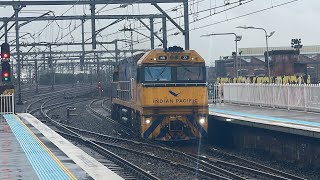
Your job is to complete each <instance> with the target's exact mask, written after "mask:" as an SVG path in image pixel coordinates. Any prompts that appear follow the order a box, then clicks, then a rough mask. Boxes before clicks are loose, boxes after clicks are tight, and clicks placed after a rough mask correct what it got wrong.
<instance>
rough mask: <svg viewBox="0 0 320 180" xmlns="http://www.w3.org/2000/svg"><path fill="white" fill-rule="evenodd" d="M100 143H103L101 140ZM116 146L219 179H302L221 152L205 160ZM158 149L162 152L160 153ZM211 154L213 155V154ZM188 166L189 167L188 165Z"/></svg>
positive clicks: (143, 146)
mask: <svg viewBox="0 0 320 180" xmlns="http://www.w3.org/2000/svg"><path fill="white" fill-rule="evenodd" d="M106 101H107V100H102V103H101V107H102V108H103V109H104V110H105V111H106V112H109V113H110V109H108V108H107V106H106V105H105V102H106ZM99 112H101V108H100V111H96V114H97V115H98V113H99ZM100 116H102V117H104V118H110V117H106V116H103V115H100ZM100 141H102V142H103V139H101V140H100ZM119 144H120V145H119ZM135 144H139V145H138V146H137V148H135ZM117 145H118V146H117V148H120V147H119V146H121V147H126V148H127V149H125V150H127V151H129V150H130V151H133V150H135V151H136V152H146V153H148V154H152V155H155V154H157V155H158V156H157V158H159V160H161V157H166V160H171V161H172V162H179V161H180V162H181V164H188V163H190V162H191V163H197V165H198V168H201V169H202V170H206V172H212V173H215V174H218V175H221V177H224V176H226V177H227V178H232V179H252V178H253V179H303V178H301V177H298V176H295V175H292V174H289V173H286V172H283V171H280V170H275V169H273V168H270V167H267V166H264V165H261V164H258V163H255V162H251V161H248V160H245V159H243V158H240V157H236V156H231V155H230V154H227V153H223V152H222V151H219V152H220V155H219V156H222V155H223V157H224V159H223V158H220V159H218V158H213V157H212V156H211V158H206V157H203V156H198V155H193V154H187V153H182V152H180V151H176V150H173V149H169V148H162V147H161V146H157V145H151V144H148V143H146V144H145V143H136V142H135V143H133V144H129V143H128V142H126V143H119V142H117ZM108 146H111V144H108ZM159 149H160V150H161V151H164V152H160V151H159ZM157 150H158V151H157ZM171 154H173V156H170V155H171ZM211 154H212V155H214V154H213V152H212V153H211ZM182 160H184V161H182ZM188 165H189V166H190V164H188ZM191 166H192V164H191Z"/></svg>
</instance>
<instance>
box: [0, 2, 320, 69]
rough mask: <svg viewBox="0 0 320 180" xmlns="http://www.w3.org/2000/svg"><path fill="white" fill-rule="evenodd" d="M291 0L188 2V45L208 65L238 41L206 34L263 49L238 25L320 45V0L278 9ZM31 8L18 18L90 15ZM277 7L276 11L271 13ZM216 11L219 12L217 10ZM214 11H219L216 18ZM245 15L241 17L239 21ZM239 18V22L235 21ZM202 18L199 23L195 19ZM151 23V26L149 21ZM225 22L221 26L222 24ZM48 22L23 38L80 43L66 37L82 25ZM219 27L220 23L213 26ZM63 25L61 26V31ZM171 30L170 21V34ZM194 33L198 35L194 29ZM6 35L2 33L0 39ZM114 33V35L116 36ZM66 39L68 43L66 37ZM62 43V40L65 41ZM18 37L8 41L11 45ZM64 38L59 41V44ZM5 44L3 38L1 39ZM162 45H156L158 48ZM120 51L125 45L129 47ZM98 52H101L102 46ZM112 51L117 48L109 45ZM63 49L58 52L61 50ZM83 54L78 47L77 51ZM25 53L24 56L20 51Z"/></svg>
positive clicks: (277, 41) (3, 10) (281, 41)
mask: <svg viewBox="0 0 320 180" xmlns="http://www.w3.org/2000/svg"><path fill="white" fill-rule="evenodd" d="M290 1H291V0H245V1H242V4H243V5H241V6H238V4H239V2H238V0H229V2H230V3H231V5H227V6H223V7H221V8H216V9H215V7H218V6H222V5H224V3H225V2H226V1H225V0H191V1H189V2H190V8H189V9H190V12H191V13H192V15H190V28H191V32H190V43H191V49H195V50H197V51H198V52H199V53H200V54H201V55H202V56H203V57H204V58H205V59H206V61H207V64H208V65H212V64H213V62H214V60H215V59H219V57H220V56H229V55H231V52H232V51H235V44H234V37H233V36H214V37H207V38H203V37H200V35H202V34H207V33H225V32H235V33H237V34H239V35H242V37H243V38H242V40H241V41H240V42H239V48H245V47H265V39H264V32H263V31H259V30H242V29H236V28H235V27H237V26H243V25H247V26H255V27H262V28H265V29H266V30H267V31H268V32H271V31H276V33H275V34H274V35H273V36H272V37H271V38H270V39H269V46H290V43H291V39H292V38H301V39H302V44H303V45H319V44H320V35H319V30H320V29H319V25H318V18H319V17H320V1H319V0H298V1H295V2H292V3H289V4H286V5H283V6H280V7H276V6H277V5H279V4H282V3H286V2H290ZM235 2H238V3H235ZM0 3H1V0H0ZM160 6H161V7H162V8H163V9H165V10H168V9H170V8H172V7H176V6H179V4H161V5H160ZM70 7H71V6H52V7H49V6H33V7H32V6H28V7H25V8H23V11H22V12H21V13H20V14H19V16H39V15H41V14H42V13H44V12H46V10H52V11H54V13H55V15H62V14H63V13H65V14H64V15H75V14H78V15H83V14H90V10H89V7H88V6H82V5H79V6H74V7H71V8H70ZM102 7H103V5H99V6H97V10H99V9H100V8H102ZM271 7H274V8H271ZM266 8H271V9H268V10H265V11H262V12H258V13H255V14H251V15H248V16H243V15H245V14H248V13H253V12H256V11H259V10H263V9H266ZM177 9H178V10H177V11H167V12H168V13H169V14H170V16H171V17H173V18H175V17H177V16H179V15H181V13H182V12H183V11H182V9H181V8H179V7H178V8H177ZM205 9H212V10H211V11H205V12H201V11H203V10H205ZM214 9H215V10H214ZM214 12H221V13H218V14H216V15H213V14H214ZM13 13H14V11H13V9H12V7H0V17H10V16H11V15H12V14H13ZM157 13H159V11H157V10H156V9H155V8H154V7H153V6H151V5H134V6H131V5H130V6H128V7H126V8H119V5H107V6H105V7H104V8H103V9H102V10H101V12H100V14H157ZM210 14H211V16H209V17H208V18H205V19H202V20H199V19H201V18H203V17H205V16H208V15H210ZM240 16H243V17H240ZM237 17H239V18H237ZM234 18H235V19H234ZM197 19H198V20H197ZM111 22H112V20H97V23H96V25H97V29H99V28H102V27H104V26H106V25H108V24H110V23H111ZM145 22H146V23H148V22H149V21H145ZM176 22H177V23H178V24H180V25H183V19H182V18H178V19H176ZM219 22H221V23H219ZM48 23H50V22H47V21H43V22H32V23H30V24H28V25H26V26H23V27H22V28H21V30H20V31H21V34H24V33H26V32H29V33H31V34H35V35H34V37H37V36H38V34H39V32H41V30H43V29H44V30H43V32H42V33H41V35H40V36H38V37H37V38H36V39H35V42H42V41H46V42H54V41H56V40H59V42H70V41H72V42H80V41H81V28H78V29H76V30H75V31H74V32H73V33H72V36H71V35H67V36H66V37H64V36H65V35H66V34H68V32H69V31H70V30H73V29H75V28H76V26H78V25H79V24H80V21H59V22H53V23H51V24H50V25H49V26H47V25H48ZM130 23H132V28H138V27H139V26H140V25H141V24H140V23H139V22H137V21H122V22H120V23H118V24H116V25H114V26H112V27H110V28H108V29H107V30H106V31H103V32H102V33H101V36H102V37H99V38H98V40H99V41H112V40H113V39H117V38H130V34H128V33H123V32H120V33H119V29H121V28H123V27H124V26H126V25H128V24H130ZM215 23H216V24H215ZM207 24H215V25H212V26H208V27H206V28H200V29H197V28H199V27H201V26H203V25H207ZM58 25H59V26H58ZM46 26H47V28H45V27H46ZM90 26H91V25H90V22H89V21H88V22H87V23H86V25H85V31H86V32H87V33H86V34H85V36H86V39H87V38H89V37H90V31H91V29H90ZM172 27H173V25H172V24H171V23H169V22H168V29H171V28H172ZM160 28H161V26H160V24H156V26H155V30H157V31H158V30H159V29H160ZM194 29H196V30H194ZM10 32H12V34H10V36H13V35H14V29H12V30H11V31H10ZM139 32H141V33H143V34H145V35H149V32H148V31H147V30H140V31H139ZM175 32H178V30H177V29H174V30H172V31H169V32H168V35H170V34H173V33H175ZM2 33H3V30H1V34H2ZM114 33H115V34H114ZM63 37H64V38H63ZM25 38H26V39H21V41H22V42H29V43H31V42H33V41H34V40H33V39H32V38H30V36H28V35H27V36H25ZM61 38H62V39H61ZM143 38H144V37H143V36H141V35H137V34H134V35H133V39H134V40H139V41H141V39H143ZM13 39H14V37H9V40H13ZM60 39H61V40H60ZM1 40H2V41H3V40H4V39H1ZM158 44H160V42H159V41H156V45H158ZM168 44H169V46H172V45H180V46H182V47H183V46H184V38H183V36H182V35H181V33H180V34H179V35H176V36H170V37H168ZM120 46H121V47H122V46H126V44H125V43H122V44H120ZM135 47H137V48H145V49H148V48H150V43H140V44H137V45H135ZM74 48H75V47H63V48H60V50H61V49H64V50H66V49H74ZM98 48H99V49H100V48H101V49H102V47H98ZM107 48H110V49H113V48H114V47H112V46H111V45H110V46H107ZM58 49H59V48H58ZM78 49H80V47H78ZM86 49H87V50H91V47H90V46H86ZM22 51H26V49H25V48H22Z"/></svg>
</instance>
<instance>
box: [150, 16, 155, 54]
mask: <svg viewBox="0 0 320 180" xmlns="http://www.w3.org/2000/svg"><path fill="white" fill-rule="evenodd" d="M150 39H151V49H154V21H153V18H150Z"/></svg>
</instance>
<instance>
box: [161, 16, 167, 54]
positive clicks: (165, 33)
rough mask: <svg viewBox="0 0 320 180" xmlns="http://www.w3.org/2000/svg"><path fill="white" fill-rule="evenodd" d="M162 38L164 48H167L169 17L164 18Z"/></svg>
mask: <svg viewBox="0 0 320 180" xmlns="http://www.w3.org/2000/svg"><path fill="white" fill-rule="evenodd" d="M162 39H163V49H167V47H168V45H167V43H168V41H167V19H166V18H165V17H164V18H162Z"/></svg>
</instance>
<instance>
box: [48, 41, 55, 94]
mask: <svg viewBox="0 0 320 180" xmlns="http://www.w3.org/2000/svg"><path fill="white" fill-rule="evenodd" d="M49 51H50V53H49V62H50V64H51V89H52V90H54V69H53V61H52V55H51V52H52V49H51V44H49Z"/></svg>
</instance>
